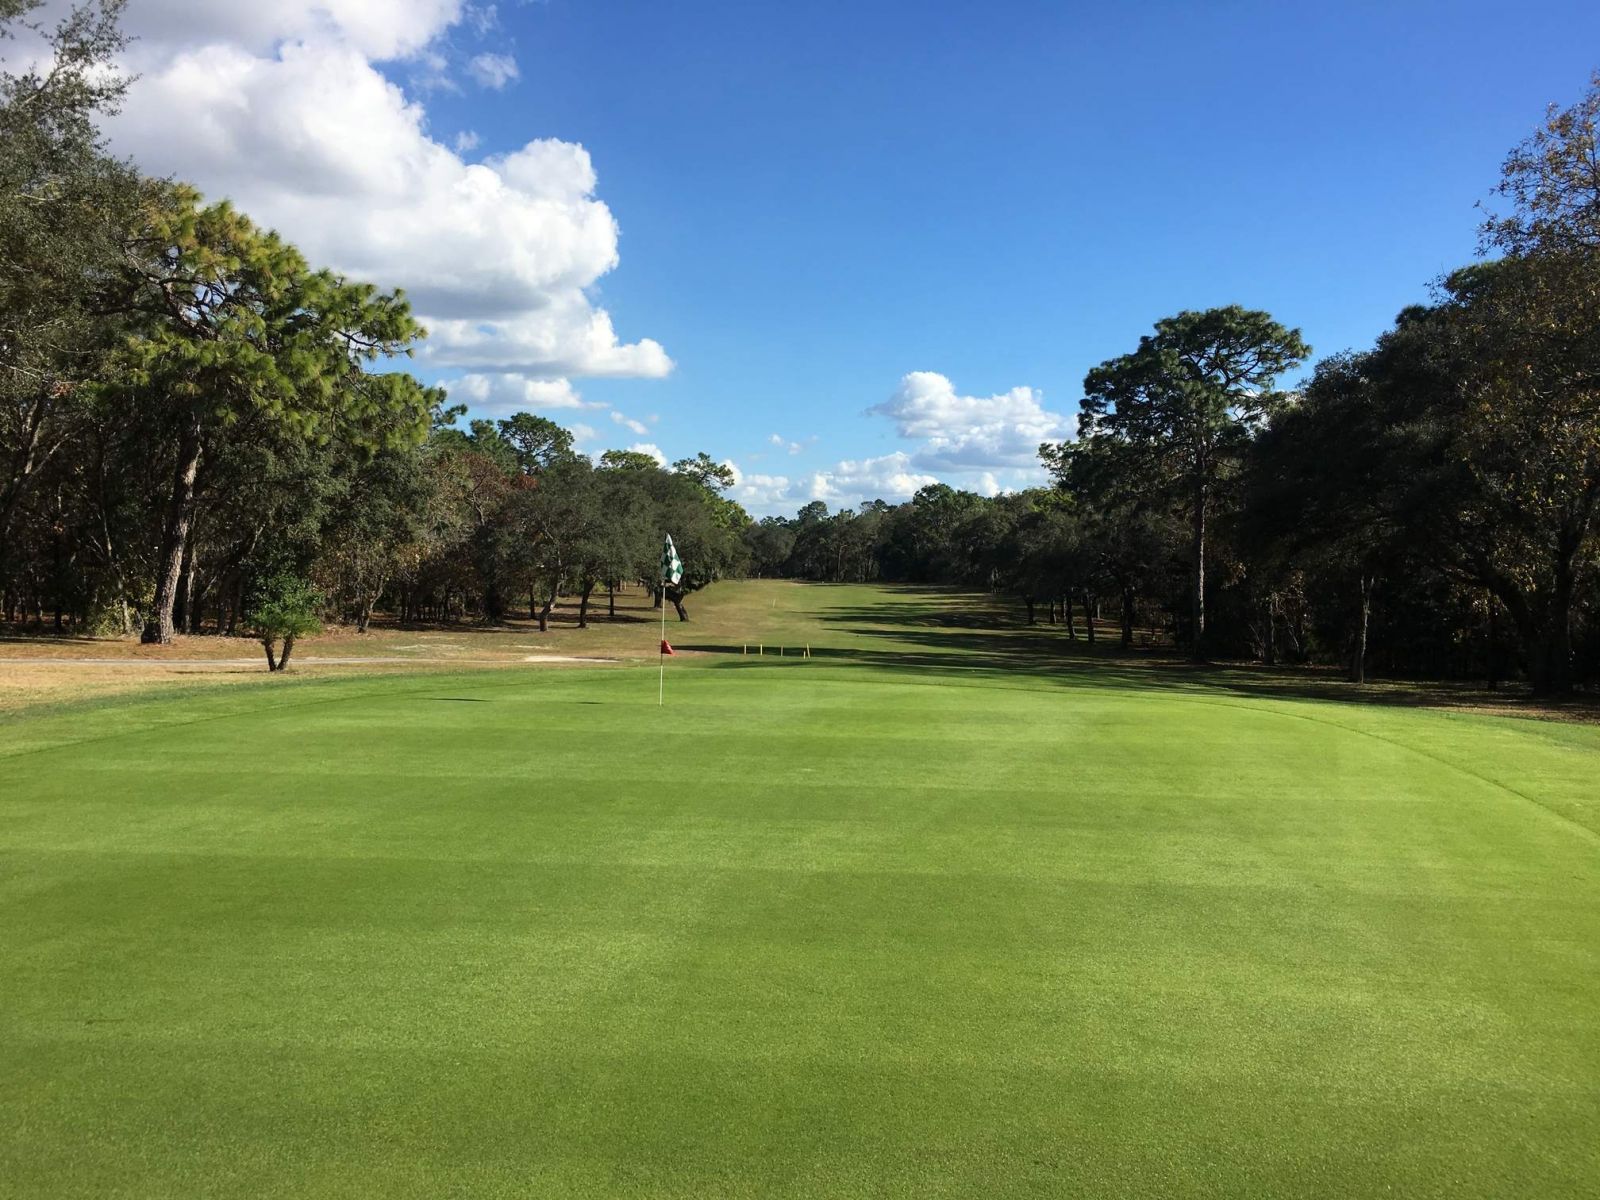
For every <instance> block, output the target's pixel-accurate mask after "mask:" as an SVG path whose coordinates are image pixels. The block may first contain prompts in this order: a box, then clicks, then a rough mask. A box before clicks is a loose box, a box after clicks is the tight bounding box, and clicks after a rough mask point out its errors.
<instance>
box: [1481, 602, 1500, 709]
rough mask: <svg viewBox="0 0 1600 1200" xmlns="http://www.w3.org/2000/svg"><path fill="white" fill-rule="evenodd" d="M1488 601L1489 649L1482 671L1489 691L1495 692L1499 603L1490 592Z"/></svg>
mask: <svg viewBox="0 0 1600 1200" xmlns="http://www.w3.org/2000/svg"><path fill="white" fill-rule="evenodd" d="M1488 600H1489V648H1488V651H1487V653H1486V655H1485V659H1486V661H1485V662H1484V670H1485V672H1486V673H1487V674H1488V676H1489V690H1490V691H1491V692H1492V691H1495V690H1496V689H1497V688H1499V686H1500V603H1499V601H1497V600H1496V599H1495V598H1494V593H1493V592H1490V593H1489V596H1488Z"/></svg>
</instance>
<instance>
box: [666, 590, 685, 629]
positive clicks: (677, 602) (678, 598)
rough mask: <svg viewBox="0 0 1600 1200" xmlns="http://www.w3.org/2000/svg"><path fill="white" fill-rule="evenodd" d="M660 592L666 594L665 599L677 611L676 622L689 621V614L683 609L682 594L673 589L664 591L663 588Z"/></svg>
mask: <svg viewBox="0 0 1600 1200" xmlns="http://www.w3.org/2000/svg"><path fill="white" fill-rule="evenodd" d="M662 590H663V591H665V592H666V597H667V599H668V600H671V601H672V607H673V608H675V609H677V610H678V620H680V621H687V620H688V619H689V612H688V610H687V609H685V608H684V607H683V593H682V592H680V591H678V590H676V589H673V590H672V591H666V589H665V588H663V589H662Z"/></svg>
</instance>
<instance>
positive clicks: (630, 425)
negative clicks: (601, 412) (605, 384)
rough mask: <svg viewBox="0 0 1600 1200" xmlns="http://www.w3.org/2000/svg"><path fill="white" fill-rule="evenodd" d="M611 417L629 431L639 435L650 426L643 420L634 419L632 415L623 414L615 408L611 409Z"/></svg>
mask: <svg viewBox="0 0 1600 1200" xmlns="http://www.w3.org/2000/svg"><path fill="white" fill-rule="evenodd" d="M611 419H612V420H613V421H615V422H616V423H617V424H618V425H621V426H622V427H623V428H624V429H626V430H628V431H629V432H630V433H637V434H639V435H640V436H641V437H642V436H644V435H645V434H647V433H649V432H650V426H648V425H646V424H645V423H644V422H643V421H635V420H634V419H633V418H632V417H628V416H624V415H623V414H622V413H619V412H618V411H617V410H616V409H612V410H611Z"/></svg>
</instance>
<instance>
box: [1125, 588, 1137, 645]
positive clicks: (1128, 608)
mask: <svg viewBox="0 0 1600 1200" xmlns="http://www.w3.org/2000/svg"><path fill="white" fill-rule="evenodd" d="M1133 605H1134V595H1133V589H1132V588H1128V587H1125V588H1123V589H1122V644H1123V646H1124V647H1125V648H1126V647H1128V646H1131V645H1133Z"/></svg>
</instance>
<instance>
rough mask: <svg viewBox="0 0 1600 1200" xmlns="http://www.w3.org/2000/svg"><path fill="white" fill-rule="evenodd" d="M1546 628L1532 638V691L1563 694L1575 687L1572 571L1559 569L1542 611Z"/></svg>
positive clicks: (1550, 694) (1540, 693)
mask: <svg viewBox="0 0 1600 1200" xmlns="http://www.w3.org/2000/svg"><path fill="white" fill-rule="evenodd" d="M1543 616H1544V621H1543V628H1541V629H1539V630H1538V631H1537V632H1536V633H1535V634H1534V636H1533V638H1532V639H1530V641H1529V643H1528V649H1529V651H1530V653H1531V655H1532V667H1533V694H1534V695H1535V696H1564V695H1566V694H1567V693H1568V692H1570V691H1571V690H1572V575H1571V572H1570V571H1559V570H1558V571H1557V572H1556V586H1555V588H1554V590H1553V593H1552V595H1551V597H1550V602H1549V604H1548V605H1547V606H1546V607H1545V611H1544V613H1543Z"/></svg>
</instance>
